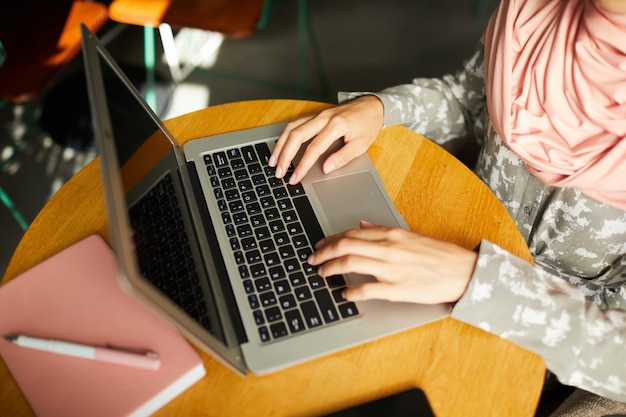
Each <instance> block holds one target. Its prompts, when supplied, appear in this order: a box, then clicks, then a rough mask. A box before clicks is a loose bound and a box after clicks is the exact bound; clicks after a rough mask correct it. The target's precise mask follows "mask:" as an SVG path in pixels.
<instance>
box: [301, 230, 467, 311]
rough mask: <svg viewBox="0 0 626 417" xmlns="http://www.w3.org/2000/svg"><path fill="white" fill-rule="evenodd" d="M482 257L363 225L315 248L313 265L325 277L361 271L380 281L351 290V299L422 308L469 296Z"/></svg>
mask: <svg viewBox="0 0 626 417" xmlns="http://www.w3.org/2000/svg"><path fill="white" fill-rule="evenodd" d="M477 258H478V254H477V253H475V252H473V251H470V250H467V249H464V248H461V247H459V246H457V245H455V244H453V243H449V242H444V241H441V240H437V239H433V238H430V237H427V236H423V235H420V234H418V233H414V232H409V231H406V230H404V229H400V228H392V227H386V226H374V225H372V224H370V223H367V222H361V228H360V229H352V230H348V231H345V232H343V233H339V234H337V235H333V236H328V237H326V238H324V239H322V240H321V241H319V242H318V243H317V244H316V250H315V252H314V253H313V254H312V255H311V256H310V257H309V263H310V264H311V265H314V266H318V274H319V275H320V276H322V277H328V276H331V275H339V274H347V273H358V274H363V275H371V276H374V277H375V278H376V279H377V281H376V282H368V283H364V284H361V285H359V286H358V287H353V288H348V289H346V291H345V293H344V297H345V298H346V299H348V300H350V301H359V300H367V299H374V298H376V299H385V300H390V301H408V302H414V303H423V304H437V303H444V302H455V301H457V300H458V299H459V298H461V296H462V295H463V293H464V292H465V289H466V288H467V285H468V283H469V280H470V278H471V276H472V273H473V271H474V266H475V264H476V260H477Z"/></svg>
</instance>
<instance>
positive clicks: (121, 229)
mask: <svg viewBox="0 0 626 417" xmlns="http://www.w3.org/2000/svg"><path fill="white" fill-rule="evenodd" d="M81 29H82V41H83V55H84V62H85V68H86V75H87V85H88V91H89V98H90V107H91V112H92V120H93V124H94V133H95V139H96V144H97V146H98V150H99V154H100V156H101V160H100V165H101V170H102V179H103V187H104V192H105V198H106V203H107V210H108V214H109V227H110V230H111V235H112V246H113V249H114V251H115V253H116V255H117V262H118V271H119V277H120V282H121V283H122V285H123V286H124V287H125V288H126V289H127V290H129V291H131V292H132V293H133V294H135V295H137V296H138V297H139V298H141V299H142V300H144V301H146V302H147V303H148V304H150V305H151V306H152V307H153V308H155V309H156V310H157V311H158V312H160V313H161V315H162V316H163V317H165V318H166V319H168V320H169V321H170V322H172V323H173V324H174V325H176V326H177V327H178V328H179V329H180V330H181V331H182V332H183V333H184V334H185V335H186V336H187V337H188V338H190V339H191V340H192V341H194V342H195V343H196V344H197V345H198V346H199V347H201V348H202V349H203V350H205V351H207V352H208V353H210V354H212V356H214V357H215V358H216V359H218V360H221V361H222V362H223V363H224V364H226V365H227V366H229V367H231V368H232V369H234V370H235V371H237V372H239V373H245V372H246V366H245V363H244V360H243V358H242V356H241V351H240V348H239V343H240V342H241V341H242V339H245V335H242V334H241V331H239V332H237V331H236V330H235V327H236V326H234V325H233V321H232V320H231V318H230V316H229V314H228V312H229V311H232V310H229V306H227V305H226V301H225V299H228V297H225V296H224V295H223V294H222V293H221V290H222V289H221V288H210V287H209V286H208V285H209V284H208V283H209V280H208V279H207V278H206V275H210V274H213V279H212V280H211V281H212V282H215V281H219V280H218V279H217V278H216V277H215V276H216V275H218V272H217V271H216V270H215V265H209V268H210V270H209V271H208V272H207V271H206V270H204V268H205V265H204V264H203V265H202V274H203V275H204V276H202V275H201V280H202V281H203V286H204V290H205V291H208V292H211V293H212V294H210V295H211V297H210V298H211V300H212V302H211V303H209V304H210V305H209V307H208V310H209V316H210V319H211V322H212V325H210V326H203V325H201V324H200V323H198V322H197V321H196V320H194V319H192V318H191V317H190V316H189V315H188V314H186V313H185V312H184V311H183V310H182V309H181V308H180V307H178V306H177V305H176V304H175V303H173V302H172V301H171V300H170V299H169V298H168V297H166V296H165V295H164V294H163V293H162V292H161V291H159V290H158V289H157V288H156V287H155V286H154V285H152V284H151V283H150V282H149V281H148V280H147V279H146V278H145V277H144V276H142V274H141V273H140V272H139V267H138V262H137V258H136V252H135V242H134V241H133V237H132V236H133V230H132V228H131V223H130V220H129V214H128V213H129V203H130V201H129V198H128V197H129V195H131V196H132V195H133V194H137V189H138V188H142V187H143V186H144V185H147V184H146V183H149V182H150V181H151V179H150V180H148V181H147V180H146V179H147V178H151V177H155V176H158V175H161V174H162V173H164V172H165V171H166V170H170V171H171V173H172V175H173V176H174V177H175V182H176V183H177V185H176V188H177V189H179V190H180V191H181V192H182V193H184V194H186V193H185V191H184V187H185V183H186V182H187V181H185V180H184V179H185V178H187V173H186V172H185V169H186V162H185V159H184V156H183V155H182V152H181V150H180V148H179V146H178V144H177V143H176V141H175V140H174V139H173V137H172V136H171V134H170V133H169V132H168V131H167V129H166V128H165V126H164V125H163V123H162V122H161V120H160V119H159V118H158V116H157V115H155V114H154V112H153V111H152V110H151V109H150V108H149V106H148V105H147V104H146V102H145V101H144V100H143V98H142V97H141V95H140V94H139V92H138V91H137V90H136V89H135V87H134V86H133V85H132V83H131V82H130V81H129V80H128V78H127V77H126V76H125V75H124V73H123V72H122V70H121V69H120V68H119V66H118V65H117V64H116V63H115V62H114V60H113V59H112V58H111V56H110V55H109V54H108V52H107V51H106V49H105V48H104V47H103V45H102V44H101V43H100V42H99V41H98V39H97V38H96V36H95V35H94V34H93V33H91V32H90V31H89V29H88V28H87V27H85V26H84V25H83V26H82V28H81ZM155 170H158V171H159V172H156V173H155V172H154V171H155ZM180 176H182V177H184V178H183V180H181V178H179V177H180ZM155 178H156V177H155ZM185 215H186V216H188V213H187V214H185ZM187 224H189V225H190V224H191V222H187ZM192 236H195V234H192ZM195 250H196V251H197V249H195ZM213 295H214V296H213ZM209 329H210V330H209Z"/></svg>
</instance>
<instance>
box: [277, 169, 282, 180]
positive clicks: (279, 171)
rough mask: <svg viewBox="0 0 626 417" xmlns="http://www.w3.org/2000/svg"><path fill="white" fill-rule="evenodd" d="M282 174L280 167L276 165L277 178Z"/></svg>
mask: <svg viewBox="0 0 626 417" xmlns="http://www.w3.org/2000/svg"><path fill="white" fill-rule="evenodd" d="M282 175H283V169H282V168H281V167H276V176H277V177H278V178H280V177H282Z"/></svg>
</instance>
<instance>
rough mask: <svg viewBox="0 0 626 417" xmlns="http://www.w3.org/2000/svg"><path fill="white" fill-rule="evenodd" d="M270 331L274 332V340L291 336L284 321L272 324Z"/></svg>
mask: <svg viewBox="0 0 626 417" xmlns="http://www.w3.org/2000/svg"><path fill="white" fill-rule="evenodd" d="M270 329H271V330H272V336H273V337H274V339H278V338H280V337H285V336H287V335H288V334H289V332H288V331H287V326H285V323H283V322H282V321H281V322H278V323H274V324H272V325H271V326H270Z"/></svg>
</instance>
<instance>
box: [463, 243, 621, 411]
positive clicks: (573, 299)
mask: <svg viewBox="0 0 626 417" xmlns="http://www.w3.org/2000/svg"><path fill="white" fill-rule="evenodd" d="M616 292H618V293H621V294H620V295H619V297H620V298H621V299H622V300H623V299H624V298H625V297H624V295H625V294H624V288H623V287H622V288H618V289H616V290H613V293H616ZM613 296H616V294H613ZM498 300H501V301H500V302H498ZM452 317H454V318H455V319H458V320H460V321H463V322H466V323H468V324H471V325H473V326H476V327H479V328H482V329H484V330H485V331H487V332H489V333H492V334H495V335H497V336H500V337H502V338H504V339H508V340H511V341H512V342H514V343H516V344H518V345H520V346H522V347H524V348H526V349H528V350H530V351H533V352H535V353H537V354H539V355H541V356H542V358H543V359H544V361H545V363H546V366H547V368H548V369H550V370H551V371H552V372H553V373H554V374H556V375H557V377H558V378H559V380H560V381H561V382H562V383H564V384H567V385H573V386H577V387H580V388H583V389H586V390H588V391H591V392H594V393H597V394H599V395H602V396H605V397H608V398H612V399H615V400H618V401H626V379H625V378H624V375H626V362H625V361H623V360H622V359H621V358H622V357H623V352H624V342H625V341H626V311H624V310H623V309H619V308H614V309H610V310H602V309H601V308H600V307H599V306H598V305H597V304H595V303H593V302H591V301H589V300H587V299H586V298H585V296H584V293H583V291H581V290H580V289H579V288H576V287H575V286H573V285H572V284H570V283H569V282H567V281H566V280H564V279H562V278H559V277H558V276H555V275H553V274H550V273H548V272H546V271H544V270H543V269H540V268H539V267H535V266H532V265H530V264H528V263H527V262H525V261H523V260H521V259H519V258H516V257H515V256H513V255H511V254H510V253H509V252H507V251H505V250H503V249H501V248H499V247H498V246H496V245H493V244H491V243H489V242H487V241H483V242H482V244H481V248H480V255H479V258H478V262H477V264H476V269H475V271H474V275H473V277H472V279H471V281H470V284H469V287H468V289H467V291H466V292H465V294H464V295H463V297H462V298H461V299H460V300H459V302H458V303H457V304H456V306H455V308H454V309H453V312H452Z"/></svg>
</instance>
